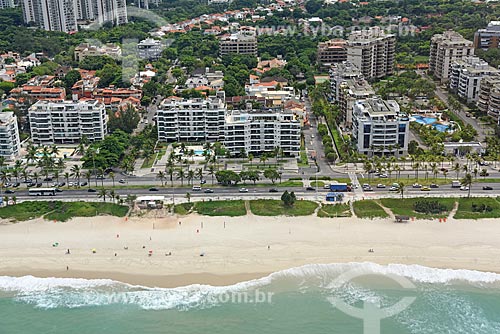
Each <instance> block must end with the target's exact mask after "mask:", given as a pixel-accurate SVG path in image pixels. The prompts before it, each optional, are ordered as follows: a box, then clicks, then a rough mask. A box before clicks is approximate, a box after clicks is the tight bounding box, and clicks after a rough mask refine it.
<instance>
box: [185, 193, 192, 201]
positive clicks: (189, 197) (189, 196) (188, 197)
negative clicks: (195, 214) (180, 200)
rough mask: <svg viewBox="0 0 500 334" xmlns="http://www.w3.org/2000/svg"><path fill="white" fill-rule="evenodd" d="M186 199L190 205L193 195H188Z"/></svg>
mask: <svg viewBox="0 0 500 334" xmlns="http://www.w3.org/2000/svg"><path fill="white" fill-rule="evenodd" d="M186 199H187V200H188V203H191V194H190V193H186Z"/></svg>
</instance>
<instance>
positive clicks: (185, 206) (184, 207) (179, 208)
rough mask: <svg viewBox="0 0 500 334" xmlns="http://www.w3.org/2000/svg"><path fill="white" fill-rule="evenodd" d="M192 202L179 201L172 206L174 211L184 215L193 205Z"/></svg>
mask: <svg viewBox="0 0 500 334" xmlns="http://www.w3.org/2000/svg"><path fill="white" fill-rule="evenodd" d="M193 205H194V204H193V203H181V204H176V205H175V206H174V213H175V214H178V215H182V216H185V215H187V214H188V213H189V211H190V210H191V208H192V207H193Z"/></svg>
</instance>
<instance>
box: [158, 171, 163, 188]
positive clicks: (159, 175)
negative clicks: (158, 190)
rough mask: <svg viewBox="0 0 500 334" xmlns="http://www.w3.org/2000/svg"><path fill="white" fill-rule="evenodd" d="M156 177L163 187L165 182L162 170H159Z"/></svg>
mask: <svg viewBox="0 0 500 334" xmlns="http://www.w3.org/2000/svg"><path fill="white" fill-rule="evenodd" d="M156 177H157V178H158V179H159V180H160V182H161V186H162V187H163V185H164V182H165V173H164V172H163V171H159V172H158V174H157V175H156Z"/></svg>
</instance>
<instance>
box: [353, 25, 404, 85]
mask: <svg viewBox="0 0 500 334" xmlns="http://www.w3.org/2000/svg"><path fill="white" fill-rule="evenodd" d="M395 51H396V36H395V35H393V34H386V33H385V32H384V31H383V30H382V29H380V28H379V27H372V28H370V29H369V30H360V31H354V32H352V33H351V34H350V35H349V39H348V41H347V61H349V62H351V63H352V64H354V65H355V66H356V67H357V68H359V69H360V70H361V73H362V74H363V76H364V77H365V79H367V80H372V79H377V78H382V77H385V76H387V75H391V74H392V73H393V71H394V59H395Z"/></svg>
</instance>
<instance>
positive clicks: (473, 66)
mask: <svg viewBox="0 0 500 334" xmlns="http://www.w3.org/2000/svg"><path fill="white" fill-rule="evenodd" d="M498 73H499V71H498V70H497V69H495V68H494V67H491V66H490V65H488V63H487V62H485V61H484V60H482V59H480V58H478V57H471V56H469V57H464V58H463V59H460V60H455V61H454V62H453V63H452V64H451V74H450V89H451V90H452V91H454V92H455V93H457V94H458V96H460V97H461V98H463V99H465V100H467V102H476V101H477V100H478V97H479V91H480V88H479V86H480V83H481V79H482V78H483V77H485V76H488V75H496V74H498Z"/></svg>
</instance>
